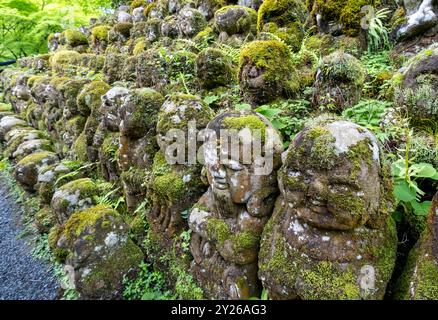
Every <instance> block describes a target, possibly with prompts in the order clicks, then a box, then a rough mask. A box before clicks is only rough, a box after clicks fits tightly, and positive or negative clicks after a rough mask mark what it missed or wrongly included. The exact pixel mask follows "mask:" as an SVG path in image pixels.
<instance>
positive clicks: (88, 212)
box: [63, 205, 118, 239]
mask: <svg viewBox="0 0 438 320" xmlns="http://www.w3.org/2000/svg"><path fill="white" fill-rule="evenodd" d="M108 216H115V217H116V216H118V213H117V211H115V210H114V209H112V208H111V207H110V206H107V205H97V206H94V207H91V208H88V209H85V210H83V211H80V212H75V213H73V214H72V215H71V217H70V218H69V219H68V221H67V222H66V224H65V227H64V230H63V233H64V235H65V236H66V237H67V238H68V239H72V238H73V237H79V236H80V235H81V234H82V233H83V232H84V231H85V230H86V228H87V227H93V226H95V225H96V223H97V222H98V221H99V220H100V222H101V223H103V222H104V221H105V219H107V218H108Z"/></svg>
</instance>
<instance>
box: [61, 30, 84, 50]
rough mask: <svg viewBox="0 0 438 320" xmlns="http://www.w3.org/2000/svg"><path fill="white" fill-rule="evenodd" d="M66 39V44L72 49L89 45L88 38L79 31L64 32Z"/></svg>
mask: <svg viewBox="0 0 438 320" xmlns="http://www.w3.org/2000/svg"><path fill="white" fill-rule="evenodd" d="M64 37H65V42H66V44H67V45H68V46H69V47H71V48H74V47H77V46H81V45H88V40H87V36H86V35H85V34H83V33H82V32H80V31H79V30H74V29H68V30H65V31H64Z"/></svg>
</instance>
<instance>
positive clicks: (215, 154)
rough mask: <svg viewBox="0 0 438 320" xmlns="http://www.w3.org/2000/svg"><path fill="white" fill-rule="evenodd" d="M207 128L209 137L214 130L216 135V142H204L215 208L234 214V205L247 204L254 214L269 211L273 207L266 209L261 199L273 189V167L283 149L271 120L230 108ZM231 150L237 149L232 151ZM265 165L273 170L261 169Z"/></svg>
mask: <svg viewBox="0 0 438 320" xmlns="http://www.w3.org/2000/svg"><path fill="white" fill-rule="evenodd" d="M268 129H270V130H268ZM207 130H209V133H208V136H209V137H208V138H210V137H211V134H213V133H214V134H215V136H216V138H217V143H206V145H205V149H204V155H205V168H206V171H207V179H208V182H209V184H210V186H211V191H212V193H213V196H214V197H215V198H216V200H217V201H216V205H217V207H218V209H219V210H220V211H221V212H222V213H223V214H225V215H234V214H235V213H236V212H235V211H236V210H234V209H235V208H236V206H237V207H238V206H239V205H242V204H246V205H247V206H248V210H249V211H250V212H249V213H250V214H252V215H254V216H264V215H266V214H268V213H269V211H270V209H272V206H270V208H265V206H264V204H263V203H261V202H262V201H263V199H265V198H266V197H267V196H269V194H270V191H271V193H272V191H274V192H275V189H276V184H277V182H276V173H275V170H276V169H278V167H279V166H280V162H281V161H280V157H281V152H282V151H283V146H282V141H281V138H280V136H279V135H278V133H277V132H276V130H275V129H274V128H273V127H272V125H271V123H270V122H269V121H268V120H267V119H266V118H264V117H263V116H262V115H260V114H258V113H255V112H250V111H242V112H238V111H232V112H226V113H223V114H221V115H219V116H217V117H216V118H215V119H213V120H212V121H211V122H210V123H209V124H208V126H207ZM225 132H228V134H229V136H228V138H229V139H233V140H234V139H236V138H237V139H239V140H234V141H237V144H234V143H233V142H231V140H229V139H228V138H226V137H225V136H224V133H225ZM224 137H225V138H224ZM209 141H212V140H209ZM232 150H237V152H235V153H234V154H233V152H234V151H232ZM257 150H258V151H260V152H257ZM265 161H266V163H265ZM268 162H271V163H268ZM265 165H266V167H265V168H267V167H269V166H271V167H270V168H271V169H272V170H270V172H261V171H263V170H261V168H262V167H264V166H265ZM265 209H266V210H265Z"/></svg>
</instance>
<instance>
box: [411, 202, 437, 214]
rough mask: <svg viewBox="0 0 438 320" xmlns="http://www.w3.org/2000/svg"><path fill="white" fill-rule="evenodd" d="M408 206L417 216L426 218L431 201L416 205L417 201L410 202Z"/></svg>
mask: <svg viewBox="0 0 438 320" xmlns="http://www.w3.org/2000/svg"><path fill="white" fill-rule="evenodd" d="M410 204H411V206H412V208H413V209H414V213H415V214H416V215H417V216H427V215H428V214H429V210H430V206H431V205H432V201H423V202H421V203H418V202H417V201H411V202H410Z"/></svg>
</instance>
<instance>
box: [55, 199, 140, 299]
mask: <svg viewBox="0 0 438 320" xmlns="http://www.w3.org/2000/svg"><path fill="white" fill-rule="evenodd" d="M49 245H50V247H51V249H52V251H53V252H54V253H55V255H56V256H57V258H58V259H59V260H61V261H63V262H65V267H64V270H65V271H66V272H67V275H68V278H69V280H70V281H69V282H70V285H71V286H72V287H73V288H75V289H76V290H77V292H78V293H79V294H80V296H81V298H82V299H116V298H121V297H122V293H123V277H124V276H125V275H128V274H129V273H130V272H132V271H134V270H135V269H136V268H137V267H138V265H139V264H140V262H141V261H142V260H143V254H142V252H141V250H140V249H139V248H138V247H137V246H136V245H135V244H134V243H133V242H132V240H131V239H130V238H129V236H128V227H127V226H126V224H125V223H124V222H123V219H122V217H121V216H120V215H119V214H118V213H117V211H115V210H113V209H112V208H110V207H107V206H104V205H98V206H94V207H91V208H88V209H86V210H83V211H80V212H76V213H74V214H73V215H72V216H71V217H70V218H69V219H68V221H67V222H66V223H65V225H64V226H63V227H54V228H53V229H52V230H51V232H50V235H49Z"/></svg>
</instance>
